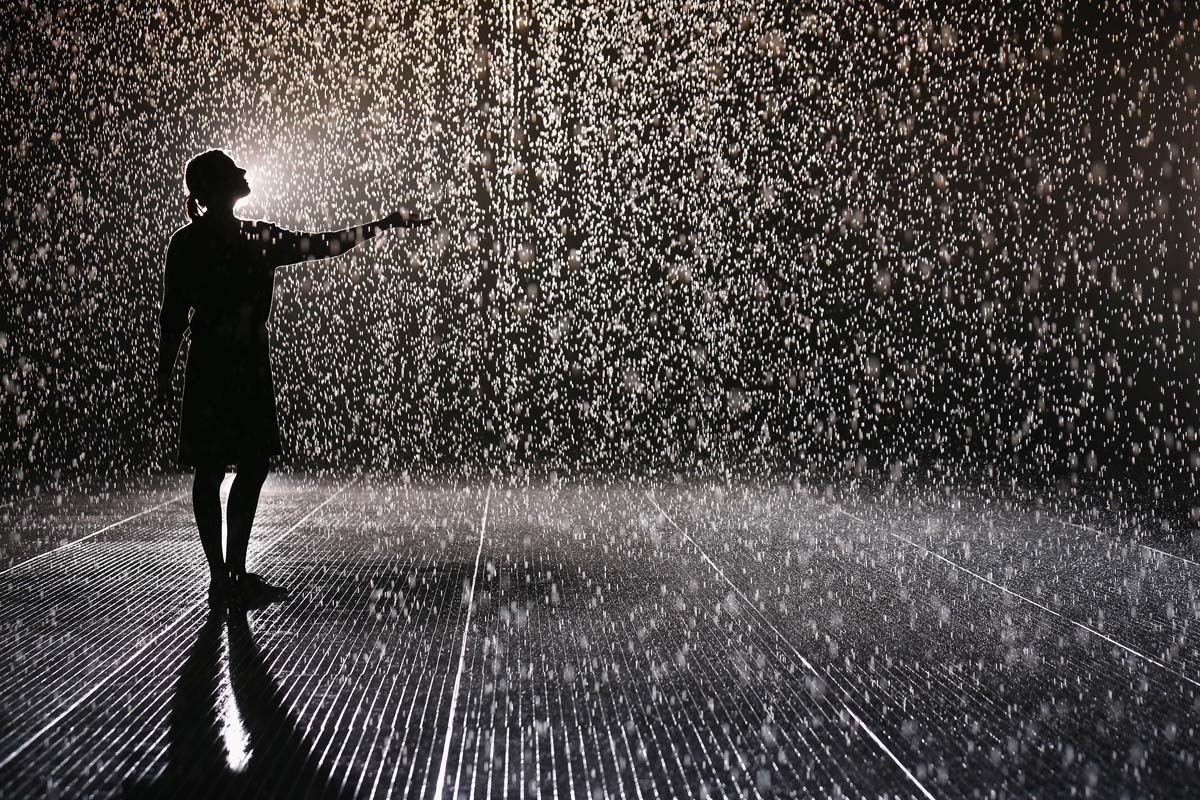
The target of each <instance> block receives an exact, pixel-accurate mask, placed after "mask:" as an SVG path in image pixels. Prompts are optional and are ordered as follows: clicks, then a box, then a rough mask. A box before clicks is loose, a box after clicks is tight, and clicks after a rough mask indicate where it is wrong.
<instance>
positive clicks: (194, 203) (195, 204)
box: [183, 192, 202, 221]
mask: <svg viewBox="0 0 1200 800" xmlns="http://www.w3.org/2000/svg"><path fill="white" fill-rule="evenodd" d="M183 210H184V212H185V213H186V214H187V218H188V220H189V221H191V220H194V219H196V217H199V216H202V215H201V214H200V201H199V200H197V199H196V195H194V194H192V193H191V192H188V196H187V200H186V201H185V202H184V204H183Z"/></svg>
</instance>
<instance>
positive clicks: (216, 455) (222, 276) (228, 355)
mask: <svg viewBox="0 0 1200 800" xmlns="http://www.w3.org/2000/svg"><path fill="white" fill-rule="evenodd" d="M184 182H185V183H186V185H187V191H188V197H187V215H188V218H189V220H190V222H189V224H188V225H186V226H184V227H183V228H180V229H179V230H177V231H176V232H175V234H174V235H173V236H172V237H171V243H170V244H169V245H168V247H167V264H166V281H165V288H164V293H163V306H162V313H161V315H160V318H159V321H160V325H161V338H160V341H159V359H158V375H157V383H158V387H157V388H158V396H159V398H160V400H165V398H166V397H167V391H168V388H169V386H170V380H171V372H172V370H173V369H174V365H175V359H176V355H177V353H178V351H179V346H180V344H181V342H182V340H183V333H184V330H185V329H186V328H188V327H189V326H190V328H191V348H190V350H189V352H188V357H187V369H186V382H185V388H184V394H183V412H182V414H181V415H180V427H179V462H180V464H182V465H184V466H188V467H195V469H196V477H195V480H194V482H193V484H192V507H193V509H194V510H195V513H196V526H197V527H198V528H199V529H200V541H201V543H202V545H203V547H204V555H205V557H206V558H207V559H208V567H209V570H210V571H211V573H212V580H211V582H210V584H209V600H210V601H212V602H214V603H226V602H232V603H237V604H256V603H259V602H263V601H266V600H271V599H276V598H278V597H280V596H282V592H281V590H279V589H278V588H277V587H272V586H270V585H268V584H267V583H266V582H264V581H263V580H262V578H260V577H259V576H257V575H255V574H253V573H248V572H246V548H247V547H248V545H249V542H250V526H251V525H252V524H253V522H254V512H255V510H256V509H257V507H258V495H259V491H260V489H261V488H262V484H263V481H264V480H265V479H266V477H267V471H268V469H269V466H270V458H271V457H272V456H274V455H278V454H279V453H280V452H281V447H280V440H279V424H278V421H277V419H276V415H275V392H274V388H273V386H272V383H271V358H270V352H269V347H268V345H269V338H268V336H267V317H268V315H269V314H270V312H271V292H272V290H273V288H274V280H275V269H276V268H277V267H281V266H283V265H284V264H294V263H298V262H302V261H312V260H316V259H322V258H329V257H332V256H336V255H340V254H341V253H344V252H346V251H347V250H349V249H350V248H352V247H354V246H355V245H358V244H361V243H362V242H365V241H366V240H368V239H370V238H372V237H374V236H375V235H376V234H378V233H379V232H381V231H385V230H388V229H389V228H394V227H406V226H411V225H424V224H427V223H429V222H432V220H428V219H410V218H409V216H408V214H407V213H405V212H398V213H395V214H392V215H390V216H387V217H385V218H383V219H380V220H376V221H375V222H370V223H367V224H366V225H358V226H355V227H353V228H346V229H345V230H341V231H330V232H324V233H304V232H298V231H289V230H285V229H283V228H280V227H278V226H276V225H274V224H272V223H269V222H261V221H250V220H241V219H238V218H237V217H235V216H234V215H233V206H234V204H235V203H236V202H237V201H238V200H240V199H241V198H243V197H245V196H246V195H248V194H250V184H249V183H247V181H246V170H244V169H241V168H240V167H238V165H237V164H235V163H234V162H233V159H231V158H230V157H229V156H228V155H226V154H225V153H224V152H222V151H220V150H209V151H208V152H205V153H201V154H200V155H198V156H196V157H195V158H193V159H192V160H191V161H189V162H188V164H187V168H186V170H185V172H184ZM189 309H190V311H191V316H190V319H189V316H188V312H189ZM229 465H235V466H236V468H237V476H236V477H235V478H234V481H233V486H232V487H230V490H229V503H228V506H227V508H226V525H227V535H228V542H227V544H228V552H226V553H225V554H224V557H222V553H221V499H220V488H221V481H222V480H223V479H224V477H225V469H226V467H228V466H229Z"/></svg>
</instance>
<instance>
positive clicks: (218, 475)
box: [192, 464, 225, 490]
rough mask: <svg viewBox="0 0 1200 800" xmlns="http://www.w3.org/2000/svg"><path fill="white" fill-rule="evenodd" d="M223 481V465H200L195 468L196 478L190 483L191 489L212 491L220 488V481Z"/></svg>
mask: <svg viewBox="0 0 1200 800" xmlns="http://www.w3.org/2000/svg"><path fill="white" fill-rule="evenodd" d="M223 480H225V465H224V464H200V465H197V467H196V477H195V478H194V479H193V481H192V488H193V489H212V488H213V487H216V488H217V489H218V490H219V489H220V488H221V481H223Z"/></svg>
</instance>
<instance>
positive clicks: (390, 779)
mask: <svg viewBox="0 0 1200 800" xmlns="http://www.w3.org/2000/svg"><path fill="white" fill-rule="evenodd" d="M170 488H171V487H166V489H164V488H163V487H155V488H153V489H152V490H146V491H141V492H139V490H138V489H137V488H136V487H133V488H130V489H129V490H127V491H126V492H124V493H121V494H116V495H113V496H110V497H109V498H106V499H97V500H95V501H93V502H92V503H91V504H90V505H89V504H88V503H84V502H82V501H80V502H79V507H78V508H76V509H75V510H74V511H73V512H72V514H73V515H74V516H76V517H78V519H79V523H78V524H76V525H75V527H74V528H71V527H70V526H65V527H64V525H63V521H62V520H61V519H60V518H59V517H56V516H54V515H49V514H48V515H47V527H48V528H53V531H54V532H53V533H52V534H49V535H45V536H42V537H41V539H40V541H41V542H42V543H41V544H40V545H33V546H31V547H32V549H33V550H34V551H35V552H30V551H29V549H23V550H22V551H21V553H20V556H19V558H17V557H14V559H13V563H12V566H11V567H9V568H8V569H7V570H6V571H5V572H3V573H0V678H2V681H0V797H3V798H10V797H11V798H17V797H21V798H24V797H37V796H58V797H75V796H95V797H129V798H148V797H281V798H282V797H334V798H343V797H344V798H350V797H363V798H386V797H396V798H399V797H454V798H458V797H471V798H474V797H526V796H528V797H580V798H583V797H588V798H592V797H618V796H620V797H645V798H648V797H659V798H675V797H689V798H699V797H733V796H739V797H741V796H750V797H777V796H778V797H788V796H821V797H825V796H831V797H832V796H871V797H880V796H890V797H932V796H936V797H974V796H984V795H992V794H994V795H995V796H1013V797H1017V796H1028V795H1031V794H1037V795H1070V794H1072V793H1074V794H1076V795H1077V796H1087V795H1089V794H1091V795H1095V794H1101V795H1107V794H1120V793H1121V792H1127V793H1128V794H1130V795H1159V796H1167V795H1171V794H1173V793H1177V792H1178V791H1179V790H1181V787H1187V786H1190V785H1193V781H1194V779H1195V775H1196V769H1197V765H1196V755H1195V754H1196V752H1197V748H1196V737H1197V735H1198V734H1197V727H1198V726H1197V725H1196V722H1197V720H1198V719H1200V694H1198V693H1197V690H1200V684H1198V683H1197V680H1198V673H1197V671H1196V667H1195V665H1196V664H1197V663H1200V660H1198V659H1200V655H1198V654H1197V652H1196V648H1195V645H1194V643H1193V642H1192V641H1191V639H1190V638H1189V632H1190V625H1191V623H1192V621H1194V620H1195V619H1196V618H1197V615H1198V614H1200V606H1198V604H1197V599H1196V594H1195V590H1194V584H1195V581H1196V575H1195V574H1193V573H1194V571H1195V570H1196V569H1197V568H1198V567H1197V566H1196V564H1194V563H1193V562H1191V561H1189V560H1188V559H1186V558H1181V557H1178V556H1167V555H1164V554H1157V553H1155V552H1153V551H1152V550H1150V549H1147V548H1145V547H1141V546H1140V545H1139V544H1138V543H1137V542H1131V541H1128V540H1119V539H1116V538H1113V537H1108V536H1106V535H1105V534H1103V533H1101V532H1099V531H1097V530H1088V529H1083V528H1080V527H1078V526H1072V525H1068V524H1065V523H1062V522H1061V521H1056V520H1053V519H1049V518H1047V517H1046V516H1045V515H1040V514H1038V513H1033V512H1025V511H1023V510H1021V509H1020V508H1016V507H1009V508H1004V509H998V508H994V507H974V506H971V505H970V504H957V503H956V504H954V505H953V506H951V505H947V506H946V507H944V508H929V507H917V506H915V505H914V506H912V507H906V506H904V505H903V504H898V503H896V502H895V501H894V499H893V500H892V501H889V503H887V504H884V503H882V502H876V501H868V500H861V501H858V502H856V503H845V504H842V505H839V504H836V503H833V502H831V501H828V500H826V499H823V498H821V497H818V496H816V495H814V494H811V493H808V492H807V491H805V490H803V489H799V488H794V487H792V488H787V489H781V488H776V487H769V486H759V487H745V488H741V489H730V488H728V487H723V488H722V487H661V486H657V487H641V486H630V485H603V486H574V487H554V486H543V487H521V488H514V487H504V486H489V485H486V484H478V485H470V484H463V485H456V486H436V485H426V486H416V485H411V484H407V483H401V482H397V481H391V480H384V479H367V478H360V479H356V480H353V481H336V480H333V479H328V478H327V479H322V480H310V479H306V478H305V477H304V476H278V477H274V478H272V480H271V482H270V483H268V486H267V489H266V491H265V492H264V496H263V502H262V506H261V509H260V512H259V520H258V524H257V528H256V535H255V541H254V545H253V548H252V552H251V562H252V563H254V564H255V565H256V568H257V569H258V570H260V571H261V572H262V573H263V574H264V575H265V576H266V577H268V578H269V579H270V580H272V581H274V582H278V583H281V584H284V585H287V586H289V587H291V588H292V590H293V597H292V599H291V600H290V601H288V602H286V603H283V604H279V605H274V606H270V607H268V608H265V609H262V610H258V611H251V612H248V613H247V612H245V611H240V612H238V611H222V610H215V611H214V610H210V609H209V608H208V606H207V604H206V602H205V600H204V586H205V584H206V575H205V573H206V570H205V567H204V565H203V560H202V558H201V555H200V552H199V545H198V543H197V542H196V541H194V538H195V537H194V535H193V534H192V531H191V519H190V516H189V514H188V509H187V507H186V504H184V503H171V502H170V499H171V498H170V496H169V490H170ZM139 504H140V506H139ZM23 520H24V522H23V523H22V524H23V525H26V526H27V528H26V530H27V531H30V532H32V534H33V535H31V536H29V537H28V538H27V539H26V544H25V545H22V547H26V546H27V545H28V542H34V541H39V539H38V536H37V535H36V523H35V520H33V519H32V518H31V517H30V515H25V516H24V517H23ZM84 520H86V523H84V522H83V521H84ZM101 530H102V531H103V532H101V533H97V531H101ZM64 540H65V541H64ZM21 559H23V560H21Z"/></svg>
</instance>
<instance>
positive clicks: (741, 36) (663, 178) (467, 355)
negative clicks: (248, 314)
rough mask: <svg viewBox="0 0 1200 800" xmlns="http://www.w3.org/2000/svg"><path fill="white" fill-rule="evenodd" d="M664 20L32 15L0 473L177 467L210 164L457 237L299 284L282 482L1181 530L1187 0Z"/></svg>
mask: <svg viewBox="0 0 1200 800" xmlns="http://www.w3.org/2000/svg"><path fill="white" fill-rule="evenodd" d="M642 5H643V4H641V3H634V2H603V3H599V4H592V3H583V2H579V3H571V2H551V1H550V0H547V2H542V3H520V2H518V3H496V2H474V3H472V2H463V3H456V4H446V3H432V4H431V3H350V2H345V3H334V2H322V3H299V2H287V1H286V0H270V1H269V2H266V3H258V2H256V3H240V4H236V3H235V4H225V3H221V4H211V5H209V4H205V3H191V2H177V3H157V4H156V3H123V4H113V3H109V2H103V3H92V4H87V3H80V2H76V3H62V4H57V3H36V2H30V3H19V4H18V3H6V4H5V5H4V6H3V9H2V10H0V30H3V31H4V34H3V36H4V39H3V44H2V50H0V63H2V64H3V71H4V82H3V85H2V86H0V121H2V124H0V130H2V131H3V141H2V142H0V144H2V145H3V150H2V153H3V155H2V156H0V158H2V167H3V175H4V177H3V179H2V180H3V192H4V201H3V210H2V214H0V231H2V232H3V253H4V281H3V284H2V288H0V372H2V380H3V386H2V387H0V431H3V436H2V437H0V447H2V448H3V449H2V450H0V493H3V494H4V495H13V494H20V493H23V492H29V491H34V490H38V489H39V487H45V486H52V485H55V484H59V483H63V482H69V481H70V480H71V479H72V477H73V476H79V475H86V474H95V473H97V472H100V473H103V474H109V475H123V474H131V473H144V472H148V471H149V472H153V471H159V470H162V469H174V468H175V467H174V452H175V436H176V428H175V427H174V423H173V422H172V421H171V420H169V419H168V420H163V419H162V418H161V416H160V415H159V414H157V413H156V412H155V410H154V407H153V403H152V394H153V380H152V374H153V364H154V359H155V354H156V349H157V312H158V302H159V299H160V297H161V291H162V288H161V287H162V283H161V281H162V268H163V263H162V262H163V252H164V248H165V246H166V242H167V239H168V237H169V236H170V234H171V232H172V231H173V230H174V229H175V228H177V227H178V226H180V225H182V224H183V222H184V218H183V194H182V171H183V166H184V164H185V162H186V160H187V159H188V158H189V157H190V156H191V155H193V154H195V153H197V152H200V151H202V150H204V149H206V148H209V147H221V148H223V149H226V150H227V151H228V152H229V153H230V154H231V155H232V156H233V157H234V158H235V160H237V161H238V162H239V163H241V164H242V165H244V166H246V167H247V168H248V169H249V171H250V174H249V178H250V181H251V185H252V187H253V188H254V194H252V195H251V197H250V198H248V200H247V201H246V202H245V203H244V204H243V205H242V206H241V207H240V208H239V213H240V214H241V215H243V216H245V217H253V218H266V219H271V220H274V221H276V222H278V223H280V224H283V225H286V226H289V227H293V228H308V229H313V228H319V229H328V228H336V227H342V226H344V225H347V224H352V223H355V222H361V221H365V220H367V219H372V218H375V217H377V216H381V215H382V214H384V213H386V212H388V211H390V210H393V209H394V208H395V207H397V206H399V205H400V204H401V203H409V204H413V205H415V206H416V207H418V208H420V209H425V210H432V211H433V212H434V213H435V214H436V215H437V217H438V219H439V220H440V222H441V225H440V227H439V228H437V229H435V230H432V231H430V230H423V231H414V232H409V233H407V234H405V233H393V234H389V235H388V236H387V237H386V240H383V241H376V242H373V243H371V244H369V245H367V246H365V247H362V248H359V249H358V250H356V251H355V252H353V253H351V254H349V255H347V256H345V257H343V258H340V259H337V260H334V261H330V262H324V263H321V264H319V265H309V266H296V267H289V268H286V269H285V270H283V271H281V273H280V274H279V276H278V278H277V280H276V298H275V306H274V311H273V315H272V322H271V330H272V344H273V364H274V369H275V374H276V382H277V396H278V402H279V406H280V413H281V420H282V428H283V435H284V441H285V450H286V453H285V456H284V458H283V459H282V462H283V464H285V465H289V466H295V467H303V468H310V469H315V468H332V469H355V468H360V467H361V468H366V469H378V470H396V471H401V470H406V471H409V472H414V473H439V474H451V475H454V474H462V475H469V474H478V473H480V472H482V471H488V470H497V469H498V470H501V471H504V472H510V473H511V472H515V473H524V472H532V473H539V474H540V473H549V472H554V473H557V474H559V475H566V476H569V475H582V474H591V473H609V474H611V473H617V474H656V475H665V476H712V475H721V476H766V475H786V476H796V477H799V478H801V479H803V480H814V481H839V480H847V479H855V480H867V481H878V482H881V483H887V482H897V483H908V482H912V483H915V484H916V485H919V486H932V485H938V486H942V485H947V484H974V485H983V486H985V487H1028V488H1031V489H1032V490H1033V491H1035V492H1043V493H1055V494H1061V493H1064V492H1066V493H1073V492H1080V491H1085V492H1086V493H1087V495H1088V496H1089V497H1100V498H1105V497H1107V498H1108V499H1109V500H1110V501H1111V502H1113V503H1116V504H1137V503H1143V504H1149V505H1151V506H1160V507H1162V508H1164V509H1167V510H1169V512H1170V513H1171V514H1174V515H1176V516H1177V517H1179V518H1180V519H1183V520H1185V521H1186V519H1187V517H1188V515H1189V514H1190V512H1191V508H1192V500H1191V497H1190V495H1191V492H1192V487H1193V486H1194V475H1195V473H1196V470H1197V467H1200V455H1198V454H1197V449H1198V445H1197V433H1196V429H1197V425H1198V424H1200V423H1198V421H1197V417H1196V407H1197V405H1196V400H1195V397H1196V389H1197V348H1196V346H1195V344H1194V334H1195V331H1194V330H1193V326H1194V324H1195V320H1196V317H1197V312H1198V310H1200V305H1198V302H1200V294H1198V293H1197V288H1196V285H1195V280H1194V278H1193V271H1194V263H1193V262H1194V258H1195V256H1194V252H1195V248H1194V243H1195V241H1196V230H1195V227H1196V222H1195V221H1196V212H1197V192H1196V186H1197V180H1200V164H1198V163H1197V146H1198V142H1197V138H1196V134H1197V112H1196V108H1197V96H1196V95H1197V90H1198V88H1200V81H1198V80H1197V78H1198V76H1197V73H1196V63H1195V61H1196V56H1197V54H1198V53H1200V51H1198V49H1197V44H1198V42H1200V31H1198V30H1197V27H1198V25H1200V14H1198V13H1197V12H1195V11H1194V10H1192V9H1191V7H1190V6H1187V5H1183V4H1180V3H1173V4H1172V3H1158V4H1137V3H1120V2H1107V3H1096V2H1093V3H1082V4H1077V3H1063V4H1060V5H1058V6H1053V4H1047V5H1048V6H1049V7H1048V8H1047V9H1046V10H1040V11H1038V12H1037V13H1034V12H1030V11H1028V10H1025V9H1023V8H1022V7H1021V6H1019V5H1017V4H1003V5H998V6H995V7H992V8H988V9H986V10H979V9H974V8H968V7H967V6H968V4H957V3H930V2H924V3H922V2H916V3H905V4H894V3H887V4H876V3H868V2H851V3H841V2H837V3H834V2H828V3H817V4H810V5H807V6H805V5H801V4H797V3H793V2H786V1H781V2H749V1H747V2H725V1H724V0H720V1H719V2H711V3H694V2H676V3H666V4H655V8H653V9H645V8H642V7H641V6H642ZM897 5H901V6H902V8H900V9H899V10H897V9H896V8H894V6H897ZM227 6H228V7H227ZM180 363H181V364H182V357H181V362H180ZM176 378H177V381H179V383H180V386H179V387H178V388H179V389H181V388H182V387H181V379H182V370H178V371H177V375H176Z"/></svg>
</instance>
